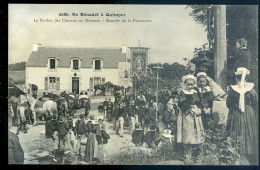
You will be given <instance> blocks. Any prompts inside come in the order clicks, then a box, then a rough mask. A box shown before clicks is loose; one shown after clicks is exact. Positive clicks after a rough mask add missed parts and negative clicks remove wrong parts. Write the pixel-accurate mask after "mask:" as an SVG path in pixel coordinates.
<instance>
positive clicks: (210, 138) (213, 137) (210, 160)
mask: <svg viewBox="0 0 260 170" xmlns="http://www.w3.org/2000/svg"><path fill="white" fill-rule="evenodd" d="M211 123H212V122H211ZM210 127H211V129H210V130H207V131H205V142H204V143H203V144H201V146H200V154H199V155H198V157H196V158H195V159H192V158H191V154H188V155H189V156H188V157H187V159H186V160H185V164H186V165H236V164H237V161H238V160H239V159H240V155H239V154H238V152H237V149H238V146H237V148H235V147H234V140H232V138H230V137H229V135H228V133H227V132H226V131H225V130H224V128H225V127H224V126H219V127H217V126H214V125H210ZM213 129H214V131H213Z"/></svg>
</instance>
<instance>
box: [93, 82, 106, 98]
mask: <svg viewBox="0 0 260 170" xmlns="http://www.w3.org/2000/svg"><path fill="white" fill-rule="evenodd" d="M94 89H95V91H94V96H96V92H97V90H102V92H101V94H103V96H105V92H106V86H105V85H101V84H96V85H95V86H94Z"/></svg>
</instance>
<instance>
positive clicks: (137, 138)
mask: <svg viewBox="0 0 260 170" xmlns="http://www.w3.org/2000/svg"><path fill="white" fill-rule="evenodd" d="M132 142H133V143H134V144H135V146H142V145H143V142H144V132H143V131H142V128H141V124H140V123H139V122H137V123H136V124H135V130H134V131H133V133H132Z"/></svg>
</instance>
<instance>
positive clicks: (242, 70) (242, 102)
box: [235, 67, 250, 112]
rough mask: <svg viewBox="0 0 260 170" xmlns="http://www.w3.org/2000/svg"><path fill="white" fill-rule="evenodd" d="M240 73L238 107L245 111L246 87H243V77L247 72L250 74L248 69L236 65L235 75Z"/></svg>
mask: <svg viewBox="0 0 260 170" xmlns="http://www.w3.org/2000/svg"><path fill="white" fill-rule="evenodd" d="M240 74H242V77H241V81H240V97H239V109H241V111H242V112H244V111H245V93H246V92H247V89H245V78H246V75H247V74H250V71H249V70H247V69H246V68H244V67H238V68H237V71H236V72H235V75H240Z"/></svg>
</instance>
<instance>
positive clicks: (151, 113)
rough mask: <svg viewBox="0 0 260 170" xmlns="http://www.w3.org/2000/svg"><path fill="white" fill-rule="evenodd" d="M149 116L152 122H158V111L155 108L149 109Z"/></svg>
mask: <svg viewBox="0 0 260 170" xmlns="http://www.w3.org/2000/svg"><path fill="white" fill-rule="evenodd" d="M148 116H149V119H150V120H151V121H152V122H155V121H156V110H155V109H154V108H153V107H151V108H150V109H149V112H148Z"/></svg>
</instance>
